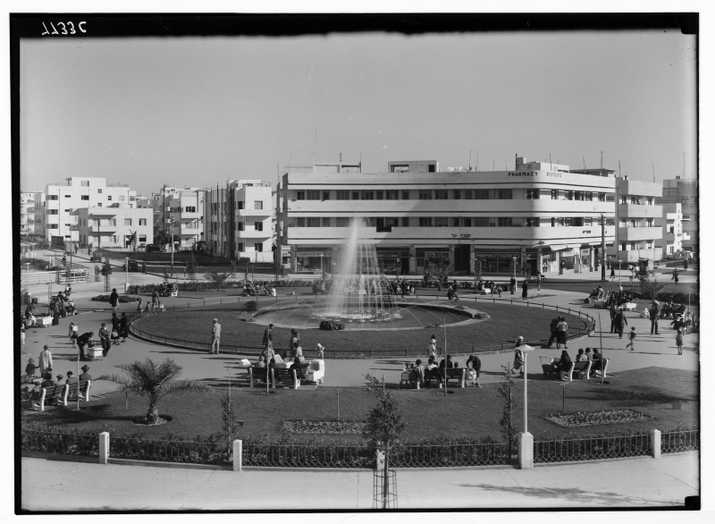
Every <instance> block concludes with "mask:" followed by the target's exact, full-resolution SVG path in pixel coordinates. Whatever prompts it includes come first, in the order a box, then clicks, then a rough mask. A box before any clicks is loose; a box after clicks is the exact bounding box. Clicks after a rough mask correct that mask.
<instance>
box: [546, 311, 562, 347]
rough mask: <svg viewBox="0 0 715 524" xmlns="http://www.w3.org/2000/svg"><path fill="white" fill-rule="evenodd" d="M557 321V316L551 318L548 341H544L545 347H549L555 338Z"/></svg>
mask: <svg viewBox="0 0 715 524" xmlns="http://www.w3.org/2000/svg"><path fill="white" fill-rule="evenodd" d="M558 323H559V317H554V318H552V319H551V324H550V325H549V333H550V335H549V341H548V342H547V343H546V347H547V348H551V345H552V344H553V343H554V341H555V340H556V324H558Z"/></svg>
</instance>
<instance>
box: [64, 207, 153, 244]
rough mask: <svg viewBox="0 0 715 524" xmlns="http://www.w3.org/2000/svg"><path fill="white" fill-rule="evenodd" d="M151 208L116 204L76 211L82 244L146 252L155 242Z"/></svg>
mask: <svg viewBox="0 0 715 524" xmlns="http://www.w3.org/2000/svg"><path fill="white" fill-rule="evenodd" d="M152 213H153V211H152V209H151V208H137V207H133V206H129V205H128V204H120V203H114V204H112V205H110V206H101V207H99V206H97V207H90V208H83V209H78V210H77V211H76V218H77V229H78V232H79V243H80V245H81V246H92V248H93V249H97V248H103V249H106V248H120V249H144V248H145V247H146V245H147V244H151V243H153V242H154V224H153V222H152Z"/></svg>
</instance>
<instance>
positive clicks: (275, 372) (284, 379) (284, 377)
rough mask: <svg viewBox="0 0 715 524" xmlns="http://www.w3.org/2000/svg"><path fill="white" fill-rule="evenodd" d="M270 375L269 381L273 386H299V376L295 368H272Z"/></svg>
mask: <svg viewBox="0 0 715 524" xmlns="http://www.w3.org/2000/svg"><path fill="white" fill-rule="evenodd" d="M271 375H272V376H271V382H272V383H273V387H274V388H275V387H276V386H286V387H290V388H292V389H298V388H299V387H300V378H298V374H297V373H296V370H295V369H287V368H272V369H271Z"/></svg>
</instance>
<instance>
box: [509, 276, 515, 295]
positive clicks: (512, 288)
mask: <svg viewBox="0 0 715 524" xmlns="http://www.w3.org/2000/svg"><path fill="white" fill-rule="evenodd" d="M515 291H516V279H515V278H514V277H511V278H510V279H509V292H510V293H511V294H512V295H513V294H514V292H515Z"/></svg>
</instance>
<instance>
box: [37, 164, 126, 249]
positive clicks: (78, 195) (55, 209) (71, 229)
mask: <svg viewBox="0 0 715 524" xmlns="http://www.w3.org/2000/svg"><path fill="white" fill-rule="evenodd" d="M45 195H46V205H45V209H46V215H45V217H46V239H47V241H48V242H50V243H51V244H54V245H64V244H65V243H67V242H74V243H76V242H79V227H78V223H77V217H78V215H77V213H76V211H77V210H80V209H87V208H95V207H107V206H111V205H113V204H120V205H121V204H124V205H126V206H129V207H135V199H136V191H134V190H132V189H130V188H129V186H126V185H107V180H106V179H105V178H101V177H71V178H68V179H67V180H66V183H65V184H49V185H48V186H47V189H46V191H45Z"/></svg>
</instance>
